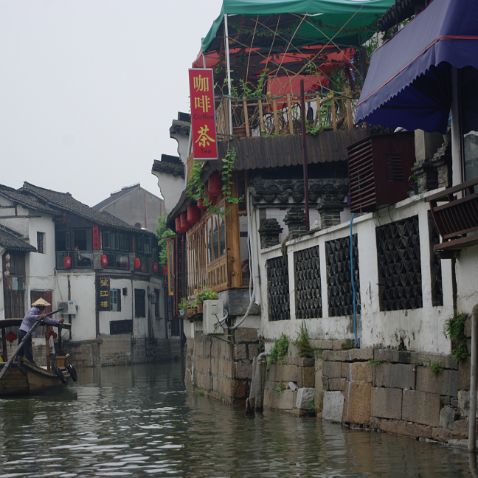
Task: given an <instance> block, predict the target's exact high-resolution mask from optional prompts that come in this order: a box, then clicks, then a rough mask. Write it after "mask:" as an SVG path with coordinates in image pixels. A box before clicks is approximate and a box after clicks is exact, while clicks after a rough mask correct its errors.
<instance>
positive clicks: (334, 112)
mask: <svg viewBox="0 0 478 478" xmlns="http://www.w3.org/2000/svg"><path fill="white" fill-rule="evenodd" d="M330 108H331V111H330V114H331V119H332V129H333V130H334V131H335V130H336V129H337V110H336V108H335V98H334V96H332V98H331V100H330Z"/></svg>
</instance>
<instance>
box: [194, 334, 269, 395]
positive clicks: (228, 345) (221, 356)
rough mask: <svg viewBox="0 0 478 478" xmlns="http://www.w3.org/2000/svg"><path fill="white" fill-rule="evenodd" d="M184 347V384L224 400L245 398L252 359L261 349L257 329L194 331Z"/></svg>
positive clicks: (247, 391) (248, 385) (249, 381)
mask: <svg viewBox="0 0 478 478" xmlns="http://www.w3.org/2000/svg"><path fill="white" fill-rule="evenodd" d="M186 347H187V351H186V376H185V381H186V385H187V386H190V387H192V388H194V389H196V390H199V391H201V392H203V393H206V394H207V395H209V396H211V397H213V398H216V399H219V400H222V401H224V402H226V403H234V402H236V401H243V400H245V399H246V398H247V396H248V393H249V388H250V383H251V376H252V360H253V358H254V357H256V356H257V355H258V354H259V350H260V344H259V339H258V336H257V330H256V329H252V328H240V329H237V330H236V331H234V333H233V334H232V335H229V336H228V335H204V334H203V333H202V332H195V335H194V338H188V339H187V344H186Z"/></svg>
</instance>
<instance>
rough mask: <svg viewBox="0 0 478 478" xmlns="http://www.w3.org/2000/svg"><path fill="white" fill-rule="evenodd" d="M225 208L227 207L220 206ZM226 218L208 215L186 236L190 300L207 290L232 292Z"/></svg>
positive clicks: (222, 204) (219, 205) (221, 204)
mask: <svg viewBox="0 0 478 478" xmlns="http://www.w3.org/2000/svg"><path fill="white" fill-rule="evenodd" d="M218 207H219V208H224V203H220V204H218ZM225 241H226V224H225V218H224V215H218V214H205V215H204V216H203V217H202V218H201V220H200V221H199V222H198V223H197V224H196V225H194V226H193V227H192V228H191V229H190V230H189V231H188V232H187V250H186V254H187V261H188V283H187V291H188V296H189V297H192V296H194V295H195V294H196V293H197V292H198V291H201V290H203V289H205V288H210V289H213V290H215V291H217V292H219V291H222V290H225V289H227V288H229V286H230V281H229V274H228V263H229V261H228V254H227V248H226V244H225Z"/></svg>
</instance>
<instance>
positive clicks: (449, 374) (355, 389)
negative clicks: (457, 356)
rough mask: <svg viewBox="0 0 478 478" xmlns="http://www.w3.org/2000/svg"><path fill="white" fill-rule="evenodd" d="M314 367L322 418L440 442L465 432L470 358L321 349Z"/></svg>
mask: <svg viewBox="0 0 478 478" xmlns="http://www.w3.org/2000/svg"><path fill="white" fill-rule="evenodd" d="M315 369H316V370H322V384H321V385H320V387H321V393H322V394H323V405H322V408H321V412H322V417H323V418H324V419H326V420H331V421H335V422H341V423H344V424H347V425H351V426H362V427H367V428H372V429H378V430H383V431H386V432H391V433H397V434H403V435H409V436H413V437H415V438H428V439H433V440H438V441H442V442H447V441H450V440H457V439H464V438H466V436H467V431H466V428H467V425H466V415H467V413H468V407H469V404H468V402H467V399H468V396H469V393H468V389H469V378H468V377H469V362H464V363H461V364H458V363H457V362H456V361H455V360H454V358H453V357H451V356H443V355H435V354H426V353H417V352H407V351H398V350H391V349H372V348H368V349H351V350H343V351H333V350H330V351H324V352H323V353H322V357H321V358H318V359H317V360H316V364H315ZM320 387H319V388H320ZM316 393H318V390H317V387H316Z"/></svg>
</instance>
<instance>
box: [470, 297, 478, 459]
mask: <svg viewBox="0 0 478 478" xmlns="http://www.w3.org/2000/svg"><path fill="white" fill-rule="evenodd" d="M477 333H478V304H476V305H475V306H474V307H473V313H472V317H471V359H470V412H469V414H468V451H470V452H474V451H475V449H476V368H477V358H478V356H477V345H478V336H477Z"/></svg>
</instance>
